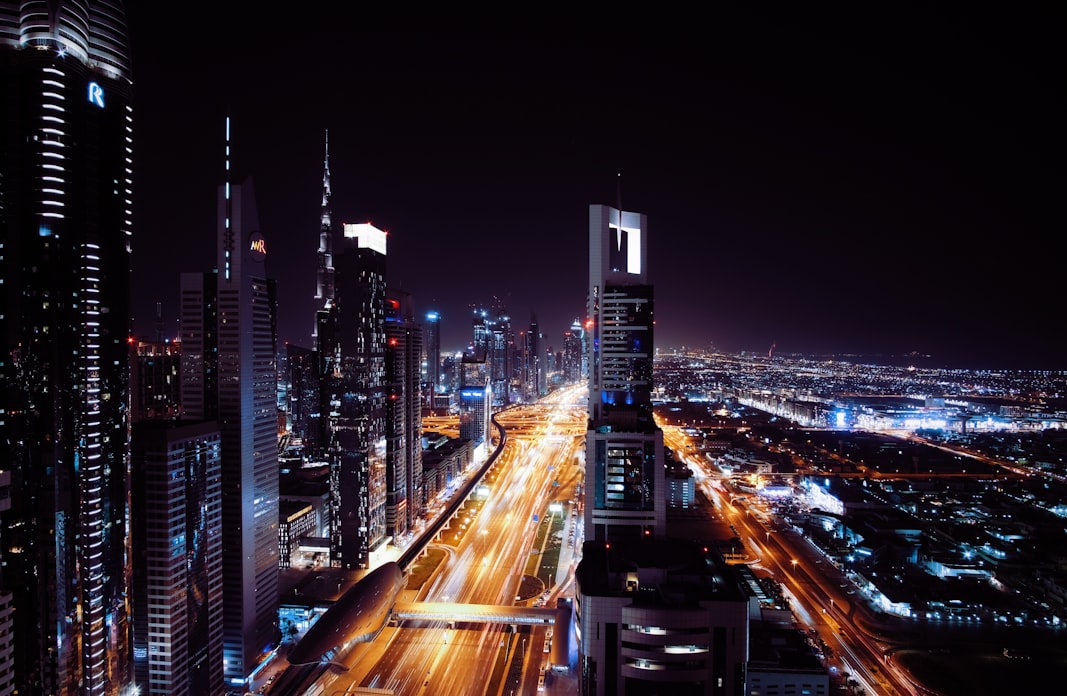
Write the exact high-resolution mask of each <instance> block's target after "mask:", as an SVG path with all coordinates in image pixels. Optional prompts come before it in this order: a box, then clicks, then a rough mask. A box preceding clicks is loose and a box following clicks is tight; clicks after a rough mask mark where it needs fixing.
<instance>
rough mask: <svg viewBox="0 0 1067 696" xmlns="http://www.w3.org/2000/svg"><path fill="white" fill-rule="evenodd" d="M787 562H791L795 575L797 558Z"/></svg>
mask: <svg viewBox="0 0 1067 696" xmlns="http://www.w3.org/2000/svg"><path fill="white" fill-rule="evenodd" d="M789 562H790V563H792V564H793V575H796V574H797V559H795V558H794V559H792V560H790V561H789Z"/></svg>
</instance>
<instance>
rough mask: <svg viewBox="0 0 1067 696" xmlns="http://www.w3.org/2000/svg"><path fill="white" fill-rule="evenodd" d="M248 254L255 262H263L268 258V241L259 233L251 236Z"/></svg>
mask: <svg viewBox="0 0 1067 696" xmlns="http://www.w3.org/2000/svg"><path fill="white" fill-rule="evenodd" d="M248 253H249V255H250V256H249V257H250V258H251V259H252V260H254V261H262V260H263V259H264V258H265V257H266V256H267V240H266V239H264V238H263V235H262V234H260V233H259V232H253V233H252V234H251V235H249V237H248Z"/></svg>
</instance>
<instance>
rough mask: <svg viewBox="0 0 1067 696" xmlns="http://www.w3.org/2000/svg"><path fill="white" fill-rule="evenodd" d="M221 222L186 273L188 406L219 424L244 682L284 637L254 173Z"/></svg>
mask: <svg viewBox="0 0 1067 696" xmlns="http://www.w3.org/2000/svg"><path fill="white" fill-rule="evenodd" d="M229 142H230V124H229V120H228V119H227V121H226V143H227V145H226V150H227V152H229V149H230V148H229ZM226 171H227V178H228V177H229V172H230V171H231V170H230V165H229V161H228V158H227V163H226ZM217 223H218V225H217V230H218V240H217V247H216V264H217V265H216V268H215V270H214V271H213V272H210V273H203V274H196V273H184V274H182V277H181V320H182V351H183V357H182V409H183V415H184V417H186V418H188V419H193V420H201V419H216V420H217V421H218V423H219V430H220V434H221V442H222V469H221V471H222V524H223V532H222V578H223V594H222V596H223V606H224V610H223V651H224V659H225V665H224V670H225V675H226V680H227V684H228V685H230V686H233V687H243V686H244V685H245V683H246V681H245V680H246V678H247V676H248V675H249V674H250V673H251V672H252V671H253V669H254V668H255V667H256V666H257V665H258V664H259V662H260V661H261V658H262V656H263V655H264V654H265V653H267V652H269V651H270V650H271V649H273V648H274V647H275V646H276V645H277V641H278V638H279V634H278V417H277V371H276V362H275V361H276V355H277V350H276V348H277V339H276V336H277V327H276V316H277V313H276V303H277V287H276V285H275V283H274V281H273V280H271V279H268V278H267V277H266V273H265V261H266V257H267V252H268V246H267V241H266V239H265V238H264V236H263V234H262V232H261V231H260V228H259V217H258V212H257V208H256V200H255V195H254V189H253V186H252V181H251V179H245V180H244V181H243V182H242V183H241V184H237V185H235V184H232V183H230V181H228V180H227V181H226V182H225V183H224V184H223V185H222V186H220V187H219V191H218V207H217ZM186 356H188V360H186Z"/></svg>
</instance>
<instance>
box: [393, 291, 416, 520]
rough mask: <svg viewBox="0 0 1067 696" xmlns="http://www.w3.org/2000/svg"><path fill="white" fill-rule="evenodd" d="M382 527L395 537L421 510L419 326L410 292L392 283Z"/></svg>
mask: <svg viewBox="0 0 1067 696" xmlns="http://www.w3.org/2000/svg"><path fill="white" fill-rule="evenodd" d="M385 337H386V350H385V381H386V391H387V393H386V399H385V412H386V415H385V439H386V457H387V463H386V467H385V477H386V513H385V519H386V533H387V534H388V535H389V536H391V537H393V538H394V539H397V538H399V537H401V536H402V535H404V534H405V533H407V532H409V531H411V530H412V529H413V528H414V526H415V523H416V522H417V521H418V519H419V517H420V516H421V514H422V498H423V495H422V394H421V391H420V379H421V369H420V368H421V362H422V361H421V356H422V326H421V325H420V324H417V323H416V322H415V308H414V299H413V298H412V296H411V294H410V293H407V292H404V291H403V290H399V289H396V288H390V289H389V293H388V297H387V299H386V310H385Z"/></svg>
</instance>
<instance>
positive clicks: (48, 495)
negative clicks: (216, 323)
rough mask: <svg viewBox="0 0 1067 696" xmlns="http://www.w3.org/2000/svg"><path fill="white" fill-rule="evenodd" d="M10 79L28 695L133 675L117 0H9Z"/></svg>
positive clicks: (2, 378) (2, 271)
mask: <svg viewBox="0 0 1067 696" xmlns="http://www.w3.org/2000/svg"><path fill="white" fill-rule="evenodd" d="M0 89H2V92H3V95H4V96H3V100H2V107H0V109H2V112H3V120H2V124H3V125H2V126H0V128H2V129H3V134H2V136H0V137H2V138H3V141H2V145H0V336H2V337H3V339H2V340H3V341H4V344H3V352H2V353H0V441H2V442H3V443H4V445H3V447H4V454H3V462H4V463H3V464H2V465H0V468H2V469H4V470H6V471H8V472H10V477H11V490H12V492H17V495H13V496H12V498H11V508H10V510H7V511H5V512H3V514H2V517H3V547H2V549H0V556H2V557H0V567H2V568H3V570H2V577H0V582H2V583H3V587H2V588H0V599H2V598H4V597H6V596H7V592H10V593H11V604H10V606H12V607H13V609H14V611H13V612H5V614H4V616H3V618H0V634H6V635H13V637H14V640H13V650H14V652H13V656H12V659H11V661H10V663H11V665H13V669H14V679H13V683H14V685H15V686H16V688H17V689H18V690H19V693H27V694H28V693H75V692H77V693H82V694H109V693H117V692H118V690H119V689H121V688H123V687H124V686H125V685H127V684H128V683H129V681H130V660H129V655H130V617H129V551H130V549H129V545H128V540H127V534H126V531H127V523H128V520H127V508H128V502H129V448H128V441H127V432H128V427H129V423H128V413H127V403H128V402H127V390H128V375H129V350H128V348H127V345H126V342H127V337H128V336H129V335H130V330H129V329H130V289H129V283H130V250H131V238H132V232H133V224H132V205H131V200H132V198H133V195H132V187H133V173H132V157H133V111H132V107H131V100H132V83H131V70H130V60H129V41H128V37H127V29H126V16H125V11H124V9H123V6H122V3H121V2H119V1H117V0H113V1H110V2H108V1H99V2H91V1H89V0H82V1H81V2H48V3H42V2H30V1H21V2H20V1H14V0H13V1H3V2H0ZM12 622H13V623H12ZM9 628H10V629H11V631H12V632H13V633H11V634H8V629H9ZM0 681H7V682H8V683H11V680H9V679H5V680H0Z"/></svg>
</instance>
